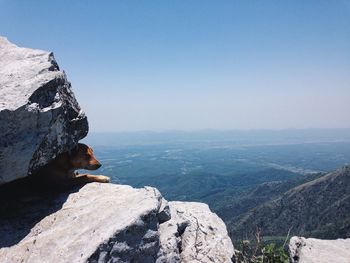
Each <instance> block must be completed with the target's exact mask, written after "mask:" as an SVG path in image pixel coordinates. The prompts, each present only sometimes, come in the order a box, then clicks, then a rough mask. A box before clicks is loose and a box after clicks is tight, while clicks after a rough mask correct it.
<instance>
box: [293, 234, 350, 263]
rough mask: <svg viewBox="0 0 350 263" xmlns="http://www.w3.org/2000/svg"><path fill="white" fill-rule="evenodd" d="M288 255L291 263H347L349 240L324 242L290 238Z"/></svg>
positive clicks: (348, 260) (349, 260) (349, 249)
mask: <svg viewBox="0 0 350 263" xmlns="http://www.w3.org/2000/svg"><path fill="white" fill-rule="evenodd" d="M289 253H290V262H291V263H330V262H336V263H349V262H350V238H348V239H336V240H324V239H316V238H304V237H292V238H291V239H290V242H289Z"/></svg>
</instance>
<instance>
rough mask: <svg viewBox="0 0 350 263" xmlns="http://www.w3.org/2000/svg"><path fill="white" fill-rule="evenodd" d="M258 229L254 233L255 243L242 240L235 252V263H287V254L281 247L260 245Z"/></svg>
mask: <svg viewBox="0 0 350 263" xmlns="http://www.w3.org/2000/svg"><path fill="white" fill-rule="evenodd" d="M261 240H262V238H261V236H260V229H257V231H256V233H255V242H254V243H253V242H250V241H249V240H243V241H241V242H240V244H239V246H238V249H237V250H236V251H235V252H236V256H235V263H288V262H289V257H288V253H287V252H286V251H285V249H284V245H285V244H286V242H285V243H284V244H283V246H277V245H276V244H275V243H269V244H266V245H262V242H261Z"/></svg>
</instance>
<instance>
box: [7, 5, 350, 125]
mask: <svg viewBox="0 0 350 263" xmlns="http://www.w3.org/2000/svg"><path fill="white" fill-rule="evenodd" d="M0 35H3V36H6V37H8V39H9V40H10V41H12V42H14V43H16V44H17V45H19V46H26V47H33V48H39V49H44V50H50V51H53V52H54V53H55V56H56V59H57V61H58V63H59V64H60V67H61V68H62V69H64V70H65V71H66V73H67V75H68V78H69V80H70V81H71V82H72V84H73V90H74V92H75V94H76V97H77V99H78V101H79V102H80V104H81V106H82V107H83V108H84V110H85V111H86V112H87V115H88V118H89V123H90V131H136V130H156V131H159V130H173V129H176V130H198V129H285V128H345V127H346V128H349V127H350V103H349V102H350V1H349V0H337V1H322V0H320V1H312V0H309V1H302V0H299V1H298V0H293V1H287V0H286V1H243V0H242V1H214V0H212V1H206V0H188V1H180V0H178V1H170V0H152V1H132V0H125V1H44V0H41V1H40V0H33V1H24V0H23V1H17V0H0Z"/></svg>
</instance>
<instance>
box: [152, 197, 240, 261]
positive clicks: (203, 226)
mask: <svg viewBox="0 0 350 263" xmlns="http://www.w3.org/2000/svg"><path fill="white" fill-rule="evenodd" d="M169 206H170V211H171V219H170V220H169V221H167V222H165V223H163V224H161V225H160V231H159V232H160V251H159V254H158V259H157V263H161V262H162V263H167V262H173V263H175V262H183V263H196V262H197V263H206V262H232V261H231V259H232V257H233V255H234V249H233V245H232V242H231V240H230V238H229V237H228V234H227V230H226V226H225V224H224V222H223V221H222V220H221V219H220V218H219V217H218V216H217V215H216V214H214V213H212V212H211V211H210V209H209V207H208V205H206V204H203V203H193V202H169Z"/></svg>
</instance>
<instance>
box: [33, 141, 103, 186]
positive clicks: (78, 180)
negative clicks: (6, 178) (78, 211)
mask: <svg viewBox="0 0 350 263" xmlns="http://www.w3.org/2000/svg"><path fill="white" fill-rule="evenodd" d="M100 167H101V164H100V162H99V161H98V160H97V159H96V158H95V156H94V154H93V150H92V148H91V147H89V146H87V145H86V144H82V143H78V144H77V146H76V147H75V148H73V149H72V150H70V151H68V152H65V153H62V154H60V155H58V156H57V157H56V158H55V159H53V160H52V161H51V162H49V163H48V164H47V165H45V166H43V167H42V168H40V169H39V170H38V171H37V172H35V173H33V174H32V175H31V176H30V177H32V178H33V179H34V180H35V181H36V182H38V183H39V184H41V185H47V186H54V187H55V186H57V187H60V186H68V187H69V186H75V185H79V184H86V183H91V182H99V183H109V181H110V178H109V177H107V176H104V175H92V174H79V173H78V172H76V170H78V169H85V170H97V169H98V168H100Z"/></svg>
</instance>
